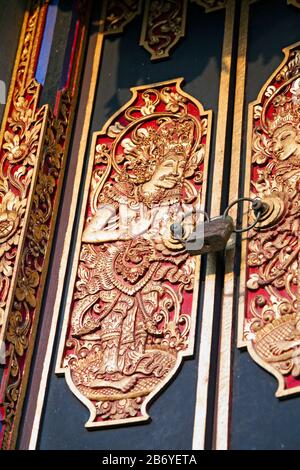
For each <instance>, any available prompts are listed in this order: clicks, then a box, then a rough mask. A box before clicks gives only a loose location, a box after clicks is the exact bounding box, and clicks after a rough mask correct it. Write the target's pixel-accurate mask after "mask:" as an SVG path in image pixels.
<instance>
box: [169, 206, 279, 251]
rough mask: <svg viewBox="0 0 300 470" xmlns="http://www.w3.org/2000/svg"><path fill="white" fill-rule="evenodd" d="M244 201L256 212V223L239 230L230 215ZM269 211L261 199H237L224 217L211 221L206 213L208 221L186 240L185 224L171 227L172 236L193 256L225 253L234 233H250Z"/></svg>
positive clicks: (227, 209) (198, 226)
mask: <svg viewBox="0 0 300 470" xmlns="http://www.w3.org/2000/svg"><path fill="white" fill-rule="evenodd" d="M244 201H248V202H251V209H252V211H253V212H254V221H253V222H252V223H251V224H250V225H249V226H248V227H245V228H242V227H241V228H237V227H236V226H235V225H234V223H233V219H232V218H231V217H230V216H229V215H228V213H229V211H230V209H231V208H232V207H233V206H234V205H235V204H240V203H241V202H244ZM269 209H270V206H269V204H267V203H266V202H265V201H263V200H261V199H259V198H256V199H251V198H241V199H237V200H235V201H233V202H232V203H231V204H230V205H229V206H228V207H227V208H226V210H225V212H224V214H223V216H220V217H216V218H214V219H211V220H209V217H208V215H207V214H206V213H205V215H206V217H207V220H206V221H205V222H202V223H200V224H198V225H197V227H196V229H195V230H194V232H193V233H192V234H191V235H190V236H187V237H186V238H185V236H186V234H185V229H184V224H181V223H178V222H176V223H173V224H172V225H171V226H170V231H171V236H172V238H173V239H174V240H178V241H180V243H182V245H183V246H184V247H185V249H186V251H187V252H188V253H189V254H190V255H193V256H197V255H203V254H205V253H215V252H217V251H223V250H224V249H225V248H226V245H227V242H228V240H229V238H230V236H231V235H232V233H233V232H234V233H243V232H248V231H249V230H250V229H252V228H253V227H255V226H256V225H257V224H258V222H259V221H260V219H261V218H262V216H263V215H264V214H266V213H268V211H269ZM258 230H259V227H258Z"/></svg>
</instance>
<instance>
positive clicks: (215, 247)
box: [170, 216, 234, 256]
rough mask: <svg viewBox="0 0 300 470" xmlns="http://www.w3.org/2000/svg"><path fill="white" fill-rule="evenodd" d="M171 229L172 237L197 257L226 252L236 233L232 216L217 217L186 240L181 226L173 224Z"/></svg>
mask: <svg viewBox="0 0 300 470" xmlns="http://www.w3.org/2000/svg"><path fill="white" fill-rule="evenodd" d="M170 228H171V233H172V237H173V238H175V239H176V240H180V241H181V243H183V244H184V245H185V248H186V251H187V252H188V253H189V254H190V255H193V256H197V255H203V254H205V253H213V252H217V251H222V250H224V249H225V247H226V244H227V242H228V240H229V238H230V236H231V234H232V233H233V231H234V224H233V220H232V218H231V217H230V216H227V217H225V218H224V217H222V216H221V217H217V218H215V219H212V220H210V221H208V222H202V224H199V225H198V227H197V228H196V230H195V231H194V232H193V233H192V234H191V235H190V237H188V238H187V239H186V240H184V239H183V235H184V234H183V227H182V225H181V224H177V223H176V224H173V225H171V227H170Z"/></svg>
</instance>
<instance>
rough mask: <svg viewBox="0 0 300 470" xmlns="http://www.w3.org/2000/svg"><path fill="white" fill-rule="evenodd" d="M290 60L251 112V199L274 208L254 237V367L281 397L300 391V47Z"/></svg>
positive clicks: (249, 318)
mask: <svg viewBox="0 0 300 470" xmlns="http://www.w3.org/2000/svg"><path fill="white" fill-rule="evenodd" d="M285 53H286V59H285V61H284V63H283V64H282V65H281V66H280V68H279V69H278V71H277V72H276V73H275V75H274V76H273V78H272V79H271V80H270V81H269V82H268V83H267V85H266V86H265V87H264V89H263V91H262V92H261V94H260V97H259V100H258V101H257V102H255V103H254V104H253V105H252V107H251V109H250V113H251V116H252V119H253V124H252V131H251V137H250V138H251V141H252V145H251V150H250V151H251V191H252V193H253V195H258V196H260V197H263V198H264V199H265V201H266V202H268V203H269V206H270V208H269V211H268V213H267V214H266V216H265V217H264V219H263V220H262V221H261V223H260V226H259V228H258V229H257V230H252V231H251V233H249V239H248V248H247V291H246V318H245V322H244V339H245V340H246V342H247V344H248V347H249V350H250V352H251V354H252V355H253V357H254V359H255V360H256V361H257V362H258V363H259V364H260V365H262V366H263V367H264V368H266V369H267V370H268V371H270V372H271V373H273V374H274V375H275V376H276V377H277V378H278V381H279V389H278V391H277V396H283V395H288V394H291V393H295V392H296V391H299V390H300V388H299V386H300V326H299V325H300V317H299V285H300V283H299V268H300V267H299V253H300V243H299V207H300V199H299V188H300V186H299V184H300V163H299V162H300V143H299V142H300V134H299V117H300V48H299V44H297V45H296V46H294V47H291V48H288V49H286V50H285Z"/></svg>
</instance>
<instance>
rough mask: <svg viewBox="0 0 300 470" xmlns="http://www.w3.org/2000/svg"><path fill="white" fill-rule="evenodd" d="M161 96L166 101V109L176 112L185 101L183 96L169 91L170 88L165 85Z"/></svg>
mask: <svg viewBox="0 0 300 470" xmlns="http://www.w3.org/2000/svg"><path fill="white" fill-rule="evenodd" d="M161 98H162V100H163V101H164V102H165V103H166V110H167V111H171V112H172V113H176V112H177V111H178V110H179V108H180V107H184V103H185V101H186V99H185V97H184V96H181V95H179V93H175V92H173V91H170V88H168V87H166V88H164V89H163V90H162V92H161Z"/></svg>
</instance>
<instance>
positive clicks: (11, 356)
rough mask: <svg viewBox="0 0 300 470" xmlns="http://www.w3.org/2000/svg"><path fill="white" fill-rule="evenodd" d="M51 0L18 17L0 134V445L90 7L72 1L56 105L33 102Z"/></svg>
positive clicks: (38, 284)
mask: <svg viewBox="0 0 300 470" xmlns="http://www.w3.org/2000/svg"><path fill="white" fill-rule="evenodd" d="M48 3H49V1H48V0H47V1H43V0H39V1H38V0H34V1H32V2H31V4H30V6H29V7H28V9H27V11H26V13H25V16H24V21H23V27H22V32H21V36H20V41H19V46H18V51H17V55H16V60H15V68H14V72H13V76H12V80H11V85H10V91H9V96H8V100H7V105H6V109H5V113H4V118H3V122H2V130H1V136H0V139H1V140H0V143H1V145H0V167H1V174H0V195H1V199H2V202H1V205H0V206H1V214H0V227H1V232H2V233H1V235H2V237H1V235H0V242H1V245H0V258H1V259H0V265H1V267H0V270H1V273H0V276H1V282H0V284H1V286H0V288H1V291H0V292H1V298H0V300H1V304H0V308H1V312H2V322H1V335H0V338H1V345H2V352H4V351H3V350H5V364H4V365H2V366H1V367H3V375H2V382H1V388H0V390H1V394H0V419H1V424H2V427H1V432H0V448H2V449H4V450H5V449H11V448H14V446H15V443H16V439H17V433H18V427H19V422H20V419H21V413H22V406H23V401H24V397H25V393H26V388H27V383H28V377H29V372H30V363H31V358H32V354H33V350H34V344H35V336H36V332H37V327H38V319H39V313H40V308H41V302H42V297H43V287H44V284H45V279H46V275H47V268H48V264H49V257H50V250H51V244H52V239H53V234H54V228H55V220H56V216H57V211H58V204H59V199H60V191H61V186H62V181H63V175H64V169H65V163H66V157H67V151H68V146H69V139H70V135H71V129H72V123H73V117H74V110H75V106H76V101H77V96H78V87H77V86H76V84H77V83H78V81H79V79H80V74H81V66H82V57H83V50H84V44H85V41H86V32H87V21H88V17H89V8H87V6H86V5H85V8H81V7H82V3H83V2H79V3H78V4H77V7H78V10H77V11H78V19H77V21H78V30H77V31H78V34H77V35H76V36H75V39H74V44H73V47H74V50H75V52H77V54H74V56H75V60H73V61H71V64H70V69H69V72H70V73H69V80H68V83H67V85H66V87H65V88H64V89H62V90H60V91H59V90H58V94H57V105H56V107H55V110H54V111H52V110H51V109H50V107H49V106H48V105H45V106H43V107H41V108H40V109H39V108H38V105H37V103H38V99H39V96H40V92H41V85H40V84H39V83H38V82H37V81H36V80H35V78H34V76H35V68H36V64H37V59H38V55H39V51H40V45H41V40H42V35H43V28H44V25H45V19H46V15H47V9H48Z"/></svg>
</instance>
